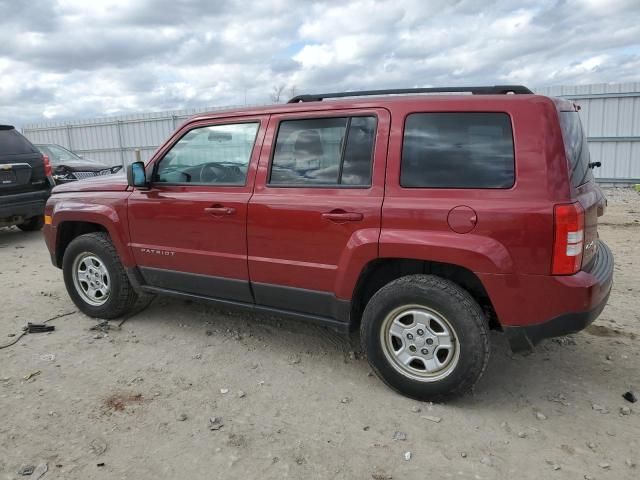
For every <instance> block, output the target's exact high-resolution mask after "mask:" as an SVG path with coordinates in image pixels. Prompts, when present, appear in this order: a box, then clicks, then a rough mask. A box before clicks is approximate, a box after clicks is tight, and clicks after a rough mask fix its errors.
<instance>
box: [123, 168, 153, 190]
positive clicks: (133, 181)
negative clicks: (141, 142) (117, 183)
mask: <svg viewBox="0 0 640 480" xmlns="http://www.w3.org/2000/svg"><path fill="white" fill-rule="evenodd" d="M127 183H128V184H129V186H130V187H138V188H148V187H149V183H148V182H147V177H146V174H145V171H144V163H143V162H133V163H132V164H131V165H129V166H128V167H127Z"/></svg>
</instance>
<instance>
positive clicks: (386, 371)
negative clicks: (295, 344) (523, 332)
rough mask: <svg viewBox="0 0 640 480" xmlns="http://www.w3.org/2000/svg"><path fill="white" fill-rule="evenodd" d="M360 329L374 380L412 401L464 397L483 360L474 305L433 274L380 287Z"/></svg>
mask: <svg viewBox="0 0 640 480" xmlns="http://www.w3.org/2000/svg"><path fill="white" fill-rule="evenodd" d="M360 328H361V339H362V344H363V349H364V350H365V352H366V353H367V358H368V360H369V363H370V365H371V367H372V368H373V370H374V371H375V372H376V373H377V375H378V376H379V377H380V378H381V379H382V380H383V381H384V382H385V383H386V384H387V385H388V386H390V387H391V388H393V389H394V390H396V391H398V392H400V393H402V394H404V395H407V396H409V397H412V398H416V399H418V400H431V401H442V400H446V399H449V398H453V397H456V396H460V395H462V394H464V393H466V392H467V391H469V390H470V389H471V388H472V387H473V386H474V385H475V384H476V382H477V381H478V380H479V379H480V376H481V375H482V373H483V372H484V370H485V368H486V366H487V363H488V360H489V337H488V326H487V322H486V320H485V318H484V315H483V313H482V310H481V308H480V306H479V305H478V304H477V303H476V302H475V300H473V298H472V297H471V296H470V295H469V293H468V292H466V291H465V290H464V289H462V288H461V287H459V286H458V285H456V284H455V283H453V282H450V281H448V280H445V279H443V278H440V277H436V276H433V275H410V276H407V277H403V278H400V279H398V280H395V281H393V282H391V283H389V284H387V285H386V286H384V287H383V288H382V289H380V290H379V291H378V292H377V293H376V294H375V295H374V296H373V297H372V298H371V300H370V301H369V303H368V305H367V307H366V308H365V311H364V314H363V318H362V324H361V327H360Z"/></svg>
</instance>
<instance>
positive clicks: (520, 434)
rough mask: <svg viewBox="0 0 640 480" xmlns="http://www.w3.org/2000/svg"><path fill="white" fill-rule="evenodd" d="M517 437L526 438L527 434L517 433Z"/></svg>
mask: <svg viewBox="0 0 640 480" xmlns="http://www.w3.org/2000/svg"><path fill="white" fill-rule="evenodd" d="M518 437H520V438H527V432H518Z"/></svg>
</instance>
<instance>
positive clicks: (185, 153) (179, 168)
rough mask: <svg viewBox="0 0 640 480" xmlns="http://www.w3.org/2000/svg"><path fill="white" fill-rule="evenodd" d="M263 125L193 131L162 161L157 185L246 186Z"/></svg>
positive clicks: (242, 125)
mask: <svg viewBox="0 0 640 480" xmlns="http://www.w3.org/2000/svg"><path fill="white" fill-rule="evenodd" d="M259 126H260V124H259V123H257V122H255V123H236V124H229V125H212V126H210V127H200V128H194V129H193V130H190V131H189V132H187V133H186V134H185V135H184V136H183V137H182V138H181V139H180V140H178V142H177V143H176V144H175V145H174V146H173V147H172V148H171V150H169V152H167V154H166V155H165V156H164V157H163V158H162V160H160V163H159V165H158V169H157V172H156V174H155V177H154V181H155V182H159V183H171V184H190V183H193V184H211V185H244V184H245V181H246V178H247V170H248V168H249V161H250V159H251V152H252V151H253V145H254V143H255V140H256V134H257V133H258V128H259Z"/></svg>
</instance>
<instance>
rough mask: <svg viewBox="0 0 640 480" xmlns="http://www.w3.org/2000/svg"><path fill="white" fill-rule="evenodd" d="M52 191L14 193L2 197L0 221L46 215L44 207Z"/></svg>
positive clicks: (0, 197) (0, 199) (0, 200)
mask: <svg viewBox="0 0 640 480" xmlns="http://www.w3.org/2000/svg"><path fill="white" fill-rule="evenodd" d="M50 194H51V190H50V189H48V188H47V189H43V190H37V191H35V192H25V193H14V194H12V195H2V196H0V219H7V218H23V219H27V218H31V217H36V216H39V215H44V206H45V203H46V202H47V198H49V195H50Z"/></svg>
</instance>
